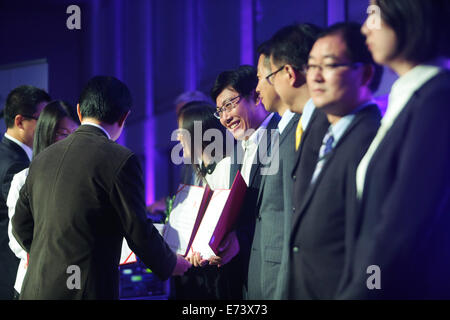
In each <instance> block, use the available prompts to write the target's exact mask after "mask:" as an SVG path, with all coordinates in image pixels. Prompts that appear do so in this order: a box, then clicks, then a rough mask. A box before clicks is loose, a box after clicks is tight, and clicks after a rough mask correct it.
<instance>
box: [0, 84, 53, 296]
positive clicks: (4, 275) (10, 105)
mask: <svg viewBox="0 0 450 320" xmlns="http://www.w3.org/2000/svg"><path fill="white" fill-rule="evenodd" d="M49 101H50V96H49V95H48V94H47V93H46V92H45V91H44V90H41V89H38V88H36V87H33V86H20V87H18V88H16V89H14V90H12V91H11V92H10V93H9V94H8V97H7V98H6V105H5V109H4V110H3V111H4V118H5V123H6V128H7V129H6V133H5V135H4V137H3V139H2V141H1V142H0V191H1V192H0V275H1V276H0V299H12V298H13V296H14V282H15V279H16V273H17V267H18V265H19V260H18V259H17V258H16V257H15V255H14V254H13V253H12V251H11V250H10V248H9V246H8V242H9V237H8V230H7V227H8V220H9V219H8V207H7V206H6V199H7V197H8V192H9V188H10V185H11V181H12V178H13V176H14V175H15V174H16V173H18V172H20V171H22V170H23V169H25V168H26V167H28V166H29V163H30V161H31V156H32V153H33V151H32V149H31V148H32V146H33V138H34V130H35V128H36V122H37V121H36V120H37V119H38V118H39V114H40V113H41V111H42V109H43V108H44V107H45V105H46V104H47V103H48V102H49Z"/></svg>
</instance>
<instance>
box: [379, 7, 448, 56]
mask: <svg viewBox="0 0 450 320" xmlns="http://www.w3.org/2000/svg"><path fill="white" fill-rule="evenodd" d="M449 2H450V1H448V0H433V1H430V0H395V1H393V0H376V1H375V4H376V5H378V7H379V8H380V11H381V18H382V19H383V21H384V22H385V23H386V24H387V25H389V26H390V27H391V28H392V29H393V30H394V32H395V34H396V36H397V47H396V50H395V54H394V57H398V56H401V57H403V58H404V59H406V60H407V61H411V62H415V63H422V62H426V61H428V60H431V59H434V58H437V57H439V56H447V57H449V56H450V41H449V40H448V37H449V32H450V27H449V26H450V23H449V17H450V4H449Z"/></svg>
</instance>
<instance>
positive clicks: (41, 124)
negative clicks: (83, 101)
mask: <svg viewBox="0 0 450 320" xmlns="http://www.w3.org/2000/svg"><path fill="white" fill-rule="evenodd" d="M66 117H67V118H69V119H71V120H72V121H74V122H75V123H79V121H78V118H77V116H76V112H75V108H74V107H73V106H71V105H70V104H68V103H67V102H64V101H60V100H55V101H52V102H50V103H49V104H47V105H46V106H45V108H44V109H42V112H41V115H40V116H39V120H38V121H37V123H36V130H35V131H34V140H33V157H36V156H37V155H38V154H39V153H40V152H41V151H42V150H44V149H45V148H47V147H48V146H49V145H51V144H53V143H54V142H55V140H56V131H57V130H58V125H59V122H60V121H61V120H62V119H63V118H66Z"/></svg>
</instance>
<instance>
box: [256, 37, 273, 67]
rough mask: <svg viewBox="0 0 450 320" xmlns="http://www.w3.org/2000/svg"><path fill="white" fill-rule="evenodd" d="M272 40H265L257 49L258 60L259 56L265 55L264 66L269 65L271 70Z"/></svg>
mask: <svg viewBox="0 0 450 320" xmlns="http://www.w3.org/2000/svg"><path fill="white" fill-rule="evenodd" d="M270 49H271V47H270V40H267V41H264V42H263V43H261V44H260V45H259V46H258V49H257V50H256V52H257V54H258V57H257V59H256V61H258V59H259V56H260V55H263V56H264V66H265V67H267V68H268V69H269V70H270Z"/></svg>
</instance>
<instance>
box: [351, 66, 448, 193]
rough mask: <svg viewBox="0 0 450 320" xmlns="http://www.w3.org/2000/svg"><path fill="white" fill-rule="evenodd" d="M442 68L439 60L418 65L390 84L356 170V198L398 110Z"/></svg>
mask: <svg viewBox="0 0 450 320" xmlns="http://www.w3.org/2000/svg"><path fill="white" fill-rule="evenodd" d="M442 69H443V68H442V63H440V62H437V63H433V64H423V65H418V66H416V67H414V68H413V69H411V70H410V71H408V72H407V73H406V74H404V75H403V76H401V77H400V78H398V79H397V81H395V82H394V84H393V85H392V89H391V93H390V94H389V102H388V107H387V111H386V114H385V115H384V117H383V119H382V120H381V126H380V128H379V129H378V132H377V135H376V136H375V138H374V139H373V141H372V144H371V145H370V147H369V149H368V150H367V152H366V154H365V155H364V157H363V158H362V160H361V162H360V163H359V166H358V169H357V171H356V192H357V197H358V199H361V198H362V195H363V191H364V182H365V178H366V172H367V167H368V166H369V163H370V160H371V159H372V157H373V155H374V153H375V152H376V150H377V148H378V146H379V145H380V143H381V141H383V139H384V137H385V135H386V133H387V132H388V131H389V129H390V128H391V127H392V125H393V124H394V122H395V120H396V119H397V116H398V115H399V114H400V112H401V111H402V110H403V109H404V108H405V106H406V104H407V103H408V101H409V100H410V99H411V97H412V96H413V94H414V92H416V91H417V90H418V89H420V88H421V87H422V86H423V85H424V84H425V83H426V82H428V81H429V80H430V79H431V78H433V77H435V76H436V75H437V74H438V73H439V72H441V71H442Z"/></svg>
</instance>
